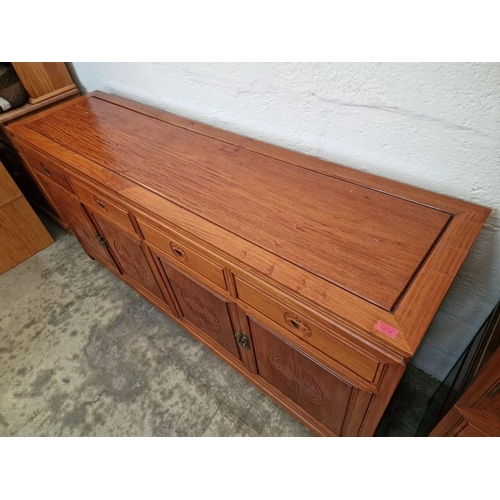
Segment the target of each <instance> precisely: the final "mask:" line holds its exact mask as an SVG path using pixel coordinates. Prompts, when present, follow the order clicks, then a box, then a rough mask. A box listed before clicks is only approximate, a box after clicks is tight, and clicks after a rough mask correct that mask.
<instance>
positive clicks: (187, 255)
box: [137, 219, 227, 290]
mask: <svg viewBox="0 0 500 500" xmlns="http://www.w3.org/2000/svg"><path fill="white" fill-rule="evenodd" d="M137 223H138V224H139V227H140V228H141V231H142V233H143V234H144V239H145V240H146V242H148V243H151V244H152V245H154V246H156V247H157V248H159V249H160V250H162V251H163V252H165V254H167V255H168V256H169V257H170V258H171V260H172V261H173V262H175V263H176V264H178V265H179V267H181V268H183V269H188V270H191V271H194V272H195V273H196V274H199V275H200V276H203V277H204V278H206V279H207V280H209V281H210V282H211V283H213V284H215V285H217V286H218V287H219V288H222V289H223V290H227V285H226V279H225V277H224V271H223V267H222V265H220V264H218V263H216V262H213V261H212V260H209V259H208V258H206V257H205V256H203V255H201V254H200V253H199V252H197V251H195V250H192V249H191V248H189V247H188V246H186V245H185V243H183V242H181V241H179V240H178V239H177V238H175V237H170V236H169V235H167V234H165V233H163V232H161V231H158V230H157V229H155V228H154V227H152V226H150V225H149V224H147V223H146V222H143V221H142V220H140V219H137Z"/></svg>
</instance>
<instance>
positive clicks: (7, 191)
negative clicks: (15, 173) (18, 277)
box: [0, 163, 53, 274]
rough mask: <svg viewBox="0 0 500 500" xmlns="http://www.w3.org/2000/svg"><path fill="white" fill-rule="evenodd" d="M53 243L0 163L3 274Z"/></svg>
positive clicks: (0, 249) (1, 258)
mask: <svg viewBox="0 0 500 500" xmlns="http://www.w3.org/2000/svg"><path fill="white" fill-rule="evenodd" d="M52 243H53V240H52V238H51V236H50V235H49V233H48V232H47V230H46V229H45V227H44V226H43V224H42V223H41V221H40V219H39V218H38V217H37V216H36V214H35V212H34V211H33V209H32V208H31V207H30V205H29V203H28V202H27V201H26V199H25V198H24V197H23V195H22V194H21V192H20V191H19V189H18V188H17V186H16V185H15V183H14V181H13V180H12V179H11V177H10V176H9V174H8V173H7V171H6V170H5V167H4V166H3V165H2V163H0V274H2V273H4V272H6V271H8V270H9V269H12V268H13V267H14V266H16V265H17V264H19V263H21V262H23V261H25V260H26V259H28V258H29V257H31V256H32V255H34V254H36V253H38V252H39V251H41V250H43V249H44V248H46V247H47V246H49V245H51V244H52Z"/></svg>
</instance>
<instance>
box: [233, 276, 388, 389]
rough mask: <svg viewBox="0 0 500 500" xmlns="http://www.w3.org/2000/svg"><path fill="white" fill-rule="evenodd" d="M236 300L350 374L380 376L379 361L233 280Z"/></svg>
mask: <svg viewBox="0 0 500 500" xmlns="http://www.w3.org/2000/svg"><path fill="white" fill-rule="evenodd" d="M235 283H236V290H237V294H238V298H239V299H240V300H242V301H243V302H245V303H247V304H248V305H250V306H252V307H253V308H254V309H256V310H257V311H258V312H260V313H261V314H264V315H265V316H267V317H268V318H270V319H272V320H273V321H275V322H276V323H278V324H279V325H280V326H281V327H283V328H285V329H287V330H288V331H289V332H291V333H293V334H294V335H296V336H297V337H299V338H301V339H302V340H304V341H305V342H307V343H308V344H310V345H312V346H313V347H316V348H317V349H319V350H320V351H321V352H324V353H325V354H326V355H328V356H329V357H330V358H332V359H333V360H335V361H337V362H338V363H340V364H341V365H342V366H345V367H346V368H348V369H349V370H351V371H353V372H354V373H356V374H357V375H359V376H360V377H362V378H363V379H365V380H366V381H368V382H374V381H375V379H376V378H377V374H378V373H379V364H380V363H379V361H378V360H376V359H374V358H372V357H371V356H369V355H368V354H367V353H365V352H363V351H361V350H360V349H357V348H355V347H354V346H350V345H347V344H346V343H344V342H343V341H341V340H340V339H338V338H337V337H335V336H333V335H331V334H329V333H328V332H326V331H325V330H323V329H322V328H320V327H318V326H317V325H316V324H315V323H314V322H312V321H311V319H310V318H308V317H306V316H305V315H304V314H302V313H298V312H297V311H295V310H294V309H293V308H290V307H288V306H286V305H284V304H282V303H281V302H279V301H277V300H276V299H274V298H273V297H271V296H270V295H268V294H267V293H265V292H263V291H261V290H259V289H258V288H256V287H255V286H253V285H251V284H250V283H247V282H246V281H245V280H243V279H241V278H239V277H238V276H235Z"/></svg>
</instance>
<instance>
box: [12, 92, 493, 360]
mask: <svg viewBox="0 0 500 500" xmlns="http://www.w3.org/2000/svg"><path fill="white" fill-rule="evenodd" d="M9 129H10V130H11V131H12V132H14V134H15V135H17V136H18V137H20V138H22V139H24V140H26V141H27V142H29V143H31V144H33V145H35V146H37V147H40V148H41V149H43V150H44V151H47V150H48V152H50V154H53V155H54V156H56V157H57V156H58V155H59V158H60V159H61V160H62V161H65V160H68V159H69V158H71V159H73V160H75V159H77V158H82V159H85V162H87V163H86V164H87V165H88V164H89V162H90V164H94V165H95V164H97V165H99V168H104V169H105V170H108V171H112V172H114V173H115V174H118V175H119V176H121V177H122V178H124V179H127V180H128V181H133V182H134V183H136V184H137V185H139V186H141V187H142V188H146V189H147V190H148V191H150V192H153V193H156V194H157V195H159V196H161V197H162V198H165V199H167V200H169V201H171V202H173V203H174V204H176V205H177V206H178V207H180V208H181V209H186V210H187V211H189V212H190V213H192V214H195V215H196V216H199V217H201V218H203V219H204V220H205V221H208V222H210V223H212V224H215V225H216V226H217V227H219V228H222V229H223V230H225V231H229V232H230V233H232V234H234V235H236V236H238V237H239V238H243V239H244V240H246V241H247V242H250V243H251V244H254V245H257V246H258V247H260V248H261V249H264V250H265V251H268V252H271V254H273V255H275V256H277V257H278V258H279V259H282V260H283V261H285V262H288V263H291V264H293V265H295V266H298V267H299V268H301V269H303V270H305V271H306V272H309V273H311V274H312V275H315V276H316V277H319V278H320V279H321V280H324V282H325V283H331V284H333V285H335V287H336V288H335V289H337V290H339V291H338V293H337V292H336V293H337V296H338V297H339V303H338V305H339V307H342V308H349V309H350V310H351V313H350V314H351V315H352V316H353V317H354V316H356V315H358V314H361V313H360V312H358V311H361V310H362V311H364V312H363V313H362V314H366V316H365V319H366V318H368V317H369V318H373V319H369V320H368V319H366V321H367V322H372V321H373V325H375V323H376V319H377V317H381V318H384V321H387V322H389V323H391V325H392V326H393V327H396V328H399V329H400V330H407V332H406V333H405V334H404V335H403V334H401V335H400V336H399V338H398V339H397V340H394V341H393V340H392V339H391V338H386V341H384V342H388V343H393V344H395V345H398V348H400V349H402V350H404V351H406V352H414V350H415V349H416V347H417V346H418V343H419V341H420V340H421V338H422V336H423V334H424V333H425V330H426V329H427V327H428V325H429V323H430V321H431V319H432V317H433V316H434V314H435V312H436V310H437V307H438V306H439V304H440V302H441V300H442V299H443V297H444V295H445V293H446V291H447V289H448V288H449V286H450V284H451V282H452V280H453V278H454V276H455V275H456V273H457V272H458V268H459V267H460V265H461V263H462V262H463V260H464V258H465V256H466V254H467V252H468V250H469V249H470V247H471V245H472V243H473V241H474V238H475V237H476V235H477V233H478V232H479V230H480V228H481V227H482V224H483V223H484V221H485V220H486V218H487V216H488V214H489V210H488V209H486V208H484V207H479V206H477V205H474V204H471V203H467V202H464V201H461V200H457V199H454V198H449V197H446V196H443V195H439V194H436V193H432V192H429V191H425V190H422V189H418V188H414V187H412V186H407V185H405V184H401V183H398V182H395V181H391V180H388V179H383V178H381V177H377V176H373V175H371V174H367V173H362V172H358V171H356V170H353V169H350V168H348V167H343V166H340V165H335V164H332V163H329V162H326V161H323V160H320V159H317V158H313V157H310V156H307V155H303V154H300V153H296V152H292V151H289V150H285V149H282V148H278V147H275V146H272V145H268V144H264V143H261V142H259V141H254V140H252V139H248V138H245V137H242V136H238V135H236V134H232V133H229V132H225V131H222V130H219V129H215V128H213V127H210V126H207V125H203V124H198V123H196V122H192V121H190V120H188V119H186V118H182V117H178V116H176V115H172V114H170V113H167V112H163V111H160V110H156V109H154V108H150V107H147V106H143V105H141V104H138V103H134V102H132V101H128V100H126V99H123V98H119V97H116V96H111V95H108V94H104V93H102V92H94V93H91V94H87V95H86V96H82V97H80V98H76V99H74V100H73V101H72V102H70V103H66V104H64V105H60V106H58V107H56V108H53V109H52V110H48V111H45V112H42V113H40V115H38V116H34V117H30V118H27V119H24V120H21V121H19V122H17V123H16V124H13V125H11V126H10V127H9ZM49 146H50V147H49ZM70 163H71V162H70ZM96 168H97V166H96ZM159 215H160V216H161V215H162V214H159ZM163 215H164V217H166V218H167V219H168V214H163ZM287 279H288V278H287ZM299 285H300V284H298V285H297V287H296V291H297V292H299V290H300V288H301V286H299ZM303 286H304V292H305V291H306V288H307V287H308V286H309V284H307V283H306V282H304V284H303ZM323 290H326V289H325V288H323ZM321 293H323V294H325V292H324V291H322V292H321ZM326 293H327V295H328V296H329V294H330V292H326ZM332 293H333V292H332ZM327 295H324V297H325V300H329V301H330V300H331V299H330V298H328V299H327V298H326V297H327ZM334 295H335V294H334ZM334 295H332V296H334ZM349 297H352V300H351V299H349ZM359 301H364V303H365V304H370V305H369V306H368V305H367V306H366V307H365V306H363V305H362V303H361V302H359ZM350 302H352V304H353V306H352V307H351V306H350V305H349V303H350ZM370 307H373V308H374V309H373V310H372V309H369V308H370ZM377 311H380V312H377ZM382 311H386V312H387V313H384V314H382ZM370 324H371V323H370ZM372 333H374V334H375V335H376V336H377V337H381V336H382V337H384V335H383V334H380V332H376V331H375V330H372Z"/></svg>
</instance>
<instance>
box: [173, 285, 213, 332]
mask: <svg viewBox="0 0 500 500" xmlns="http://www.w3.org/2000/svg"><path fill="white" fill-rule="evenodd" d="M181 295H182V298H183V299H184V302H185V303H186V305H187V307H189V309H190V311H191V312H192V313H193V314H195V315H196V316H197V317H198V318H199V319H200V320H201V321H202V322H203V324H204V325H205V326H206V327H207V328H210V329H212V330H214V331H215V332H220V331H221V324H220V321H219V318H218V317H217V315H216V314H215V312H214V311H213V309H212V308H211V307H209V306H208V305H207V304H205V302H204V301H203V299H202V298H201V297H199V296H198V295H196V294H195V293H193V292H190V291H189V290H186V289H184V288H183V289H182V290H181Z"/></svg>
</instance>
